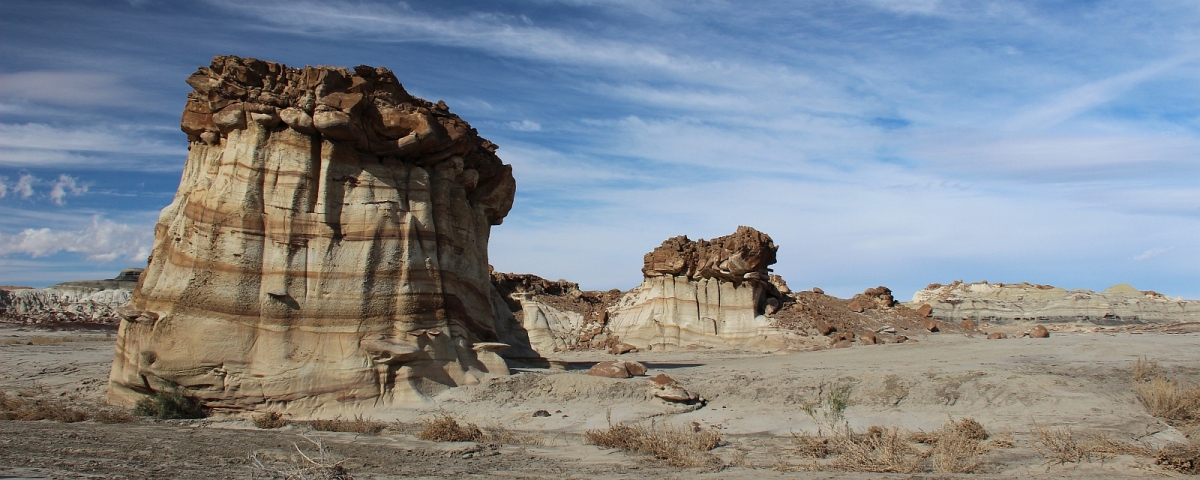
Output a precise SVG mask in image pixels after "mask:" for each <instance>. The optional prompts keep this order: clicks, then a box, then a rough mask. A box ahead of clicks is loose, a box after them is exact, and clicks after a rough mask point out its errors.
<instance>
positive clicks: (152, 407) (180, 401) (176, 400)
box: [133, 390, 207, 420]
mask: <svg viewBox="0 0 1200 480" xmlns="http://www.w3.org/2000/svg"><path fill="white" fill-rule="evenodd" d="M133 412H134V413H136V414H138V415H141V416H144V417H152V418H157V419H159V420H172V419H186V418H204V417H205V416H207V411H206V409H205V408H204V405H203V404H202V403H200V400H198V399H196V398H195V397H192V396H189V395H185V394H184V393H183V392H181V391H179V390H170V391H166V390H160V391H157V392H154V393H153V394H151V395H149V396H147V397H146V398H143V399H141V400H138V402H137V405H135V406H134V408H133Z"/></svg>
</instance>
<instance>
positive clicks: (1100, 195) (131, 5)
mask: <svg viewBox="0 0 1200 480" xmlns="http://www.w3.org/2000/svg"><path fill="white" fill-rule="evenodd" d="M746 5H747V4H746V3H744V2H727V1H705V0H697V1H662V2H660V1H653V0H529V1H516V0H493V1H488V2H417V1H410V2H394V1H393V2H379V3H373V2H338V1H312V2H305V1H293V2H269V1H264V2H238V1H225V0H207V1H194V2H160V1H155V0H139V1H127V2H121V1H78V2H56V1H46V0H39V1H21V0H6V1H4V2H3V3H0V184H2V185H3V187H0V284H24V285H34V286H41V285H47V284H51V283H56V282H59V281H64V280H72V279H81V278H102V277H109V276H112V275H114V274H115V273H116V272H117V270H119V269H120V268H122V267H126V266H138V265H142V264H144V263H145V255H146V254H147V253H148V251H149V248H150V246H151V244H152V241H153V238H152V237H153V224H154V221H155V219H156V218H157V215H158V211H159V210H161V209H162V208H163V207H164V206H166V205H167V204H168V203H169V202H170V199H171V197H172V196H173V195H174V192H175V189H176V187H177V186H178V180H179V175H180V172H181V170H182V167H183V161H184V158H185V157H186V153H187V149H186V140H185V137H184V134H183V133H181V132H180V131H179V128H178V125H179V116H180V112H181V111H182V107H183V103H184V98H185V95H186V94H187V92H188V91H189V87H188V86H187V85H186V84H185V83H184V82H183V79H184V78H186V77H187V76H188V75H189V74H190V73H191V72H193V71H194V70H195V68H196V67H198V66H201V65H207V64H208V62H209V60H210V59H211V57H212V56H213V55H216V54H233V55H239V56H246V57H255V58H261V59H265V60H271V61H276V62H282V63H285V64H288V65H291V66H303V65H306V64H308V65H344V66H353V65H359V64H367V65H373V66H379V65H382V66H386V67H389V68H391V69H392V70H393V71H395V72H396V74H397V76H398V77H399V78H400V80H401V82H403V83H404V85H405V87H406V88H407V89H408V90H409V91H410V92H412V93H414V94H416V95H419V96H421V97H424V98H426V99H429V100H432V101H437V100H439V99H442V100H445V101H446V102H447V103H448V104H449V105H450V108H451V109H452V110H453V111H454V112H455V113H458V114H459V115H461V116H462V117H463V118H465V119H467V120H468V121H470V122H471V124H472V125H473V126H475V127H476V128H478V129H479V131H480V133H481V134H482V135H483V136H484V137H486V138H488V139H490V140H492V141H494V142H495V143H497V144H498V145H500V150H499V152H498V153H499V155H500V156H501V157H502V158H503V159H504V160H505V161H506V162H508V163H511V164H513V166H514V175H515V176H516V178H517V182H518V193H517V200H516V204H515V206H514V208H513V210H512V213H510V214H509V216H508V218H507V219H506V220H505V222H504V224H503V225H501V226H499V227H496V228H494V229H493V234H492V239H491V261H492V263H493V265H495V266H496V268H497V269H499V270H503V271H515V272H529V273H535V274H538V275H541V276H544V277H548V278H552V279H557V278H566V279H570V280H572V281H577V282H580V283H581V284H582V286H583V287H584V288H590V289H608V288H621V289H626V288H630V287H633V286H634V285H636V284H637V283H638V282H639V281H640V278H641V273H640V267H641V262H642V255H643V254H644V253H645V252H647V251H649V250H651V249H652V248H654V247H655V246H657V245H658V244H659V243H660V242H661V241H662V240H664V239H666V238H668V237H671V236H675V235H680V234H686V235H688V236H689V237H691V238H693V239H695V238H712V237H715V236H720V235H725V234H728V233H731V232H733V230H734V229H735V228H736V227H737V226H738V225H750V226H754V227H756V228H758V229H760V230H763V231H765V232H767V233H769V234H770V235H771V236H772V237H773V238H774V239H775V241H776V243H777V244H778V245H779V246H780V250H779V263H778V264H777V265H776V266H775V270H776V272H777V273H780V274H781V275H783V276H784V278H785V279H787V280H788V282H789V284H791V285H792V286H793V287H795V288H809V287H812V286H821V287H822V288H824V289H825V290H826V291H827V292H830V293H833V294H837V295H840V296H848V295H850V294H852V293H855V292H858V291H861V290H863V289H865V288H867V287H872V286H876V285H887V286H889V287H892V288H893V289H894V290H896V292H897V294H898V295H899V296H900V297H902V298H907V297H908V296H910V295H911V294H912V292H913V291H915V290H917V289H919V288H921V287H923V286H924V285H925V284H927V283H931V282H940V283H947V282H950V281H953V280H956V279H964V280H967V281H979V280H989V281H992V282H1019V281H1030V282H1036V283H1046V284H1054V285H1059V286H1064V287H1067V288H1089V289H1103V288H1105V287H1108V286H1109V285H1112V284H1115V283H1120V282H1128V283H1131V284H1133V285H1134V286H1136V287H1138V288H1141V289H1153V290H1156V291H1159V292H1162V293H1166V294H1168V295H1172V296H1183V297H1185V298H1200V246H1198V245H1197V242H1196V239H1197V238H1198V237H1200V182H1198V180H1200V161H1198V160H1200V38H1198V37H1200V2H1195V1H1193V0H1183V1H1171V0H1162V1H1155V2H1128V1H1078V2H1054V1H1040V2H1020V1H995V2H992V1H986V0H979V1H961V2H959V1H939V0H896V1H885V0H829V1H816V0H814V1H803V2H776V1H762V2H752V3H750V4H749V5H752V6H750V7H747V6H746Z"/></svg>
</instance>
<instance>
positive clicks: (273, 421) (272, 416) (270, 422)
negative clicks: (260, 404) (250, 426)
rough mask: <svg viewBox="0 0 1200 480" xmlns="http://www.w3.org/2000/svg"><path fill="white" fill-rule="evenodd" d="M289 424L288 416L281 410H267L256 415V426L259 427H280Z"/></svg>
mask: <svg viewBox="0 0 1200 480" xmlns="http://www.w3.org/2000/svg"><path fill="white" fill-rule="evenodd" d="M287 424H288V421H287V419H286V418H283V415H282V414H280V413H279V412H267V413H262V414H258V415H255V416H254V426H256V427H258V428H279V427H282V426H285V425H287Z"/></svg>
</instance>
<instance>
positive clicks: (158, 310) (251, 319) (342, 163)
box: [109, 56, 527, 415]
mask: <svg viewBox="0 0 1200 480" xmlns="http://www.w3.org/2000/svg"><path fill="white" fill-rule="evenodd" d="M187 83H188V84H190V85H191V86H192V87H193V88H194V92H192V93H190V94H189V95H188V101H187V104H186V107H185V108H184V113H183V119H182V122H181V128H182V129H183V131H184V132H185V133H187V136H188V140H189V142H190V153H189V154H188V158H187V163H186V165H185V167H184V172H183V177H182V179H181V181H180V185H179V191H178V193H177V194H176V196H175V199H174V201H173V202H172V203H171V204H170V205H169V206H168V207H167V208H165V209H164V210H163V211H162V214H161V216H160V217H159V220H158V224H157V226H156V227H155V241H154V249H153V253H152V255H151V260H150V262H149V265H148V267H147V268H146V271H145V272H144V273H143V274H142V276H141V280H140V282H139V284H138V287H137V289H136V290H135V291H134V293H133V299H132V301H131V302H130V304H129V305H128V306H127V307H125V308H124V309H123V310H122V316H123V317H124V321H122V322H121V327H120V331H119V334H118V340H117V349H116V355H115V359H114V362H113V367H112V372H111V374H110V379H109V394H110V397H111V398H112V399H114V400H117V401H120V402H123V403H131V402H133V401H136V400H137V399H138V398H141V396H142V395H145V394H149V393H152V392H154V391H161V390H172V389H180V390H183V391H184V392H185V393H188V394H191V395H195V396H197V397H200V398H201V399H203V400H204V401H205V402H206V403H207V404H208V405H209V406H213V407H219V408H229V409H248V410H255V409H274V410H284V411H289V412H293V413H295V414H298V415H314V414H320V415H328V414H338V413H342V412H354V411H358V410H362V409H367V408H378V407H386V406H389V405H398V404H404V403H411V402H419V401H422V400H423V399H424V398H425V396H427V395H431V394H434V393H437V392H439V391H441V390H444V389H446V388H449V387H453V386H456V385H462V384H471V383H475V382H477V381H478V379H479V378H481V377H483V376H487V375H495V374H506V373H507V368H506V367H505V364H504V362H503V360H502V359H501V358H500V357H499V356H498V355H497V353H496V351H497V350H500V349H503V348H505V347H506V346H508V345H509V344H513V343H519V341H518V340H517V339H516V338H514V337H513V333H514V332H513V331H511V330H510V328H513V327H516V326H515V325H510V324H506V323H503V322H501V323H500V324H497V322H496V320H495V319H496V318H502V317H500V316H498V315H497V312H505V313H507V311H508V310H507V309H508V307H507V306H506V305H504V302H503V300H502V299H501V298H500V296H499V294H498V293H496V290H495V288H494V287H493V286H492V284H491V282H490V278H489V273H488V251H487V245H488V237H489V232H490V229H491V227H492V226H493V225H499V224H500V223H501V221H502V220H503V219H504V217H505V215H507V213H508V211H509V209H510V208H511V206H512V201H513V193H514V191H515V189H516V186H515V182H514V180H513V177H512V170H511V168H510V166H509V165H505V164H504V163H503V162H502V161H501V160H500V158H499V157H497V156H496V154H495V151H496V146H495V145H494V144H492V143H491V142H489V141H487V140H485V139H483V138H481V137H479V136H478V134H477V133H476V131H475V129H473V128H471V127H470V125H468V124H467V122H465V121H463V120H462V119H461V118H459V117H458V116H456V115H454V114H452V113H450V111H449V110H448V108H447V107H446V104H445V103H444V102H438V103H436V104H434V103H430V102H428V101H425V100H422V99H420V98H415V97H413V96H411V95H409V94H408V93H407V92H406V91H405V90H404V88H403V87H402V86H401V84H400V82H399V81H397V79H396V76H395V75H393V74H392V72H390V71H388V70H387V69H384V68H374V67H368V66H358V67H354V68H353V69H347V68H333V67H305V68H303V69H298V68H289V67H287V66H284V65H281V64H277V63H271V62H265V61H260V60H255V59H249V58H246V59H243V58H238V57H226V56H218V57H215V58H214V59H213V62H212V64H211V66H210V67H208V68H201V69H199V70H198V71H197V72H196V73H195V74H193V75H192V76H191V77H189V78H188V79H187ZM506 317H507V318H511V315H507V316H506ZM516 346H517V347H518V348H520V347H522V346H521V345H516ZM525 348H527V346H525Z"/></svg>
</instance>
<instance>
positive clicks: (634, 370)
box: [587, 360, 646, 378]
mask: <svg viewBox="0 0 1200 480" xmlns="http://www.w3.org/2000/svg"><path fill="white" fill-rule="evenodd" d="M587 374H588V375H592V376H594V377H608V378H629V377H640V376H643V375H645V374H646V366H645V365H642V364H641V363H638V362H630V361H625V360H609V361H607V362H600V363H597V364H595V365H592V368H590V369H588V372H587Z"/></svg>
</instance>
